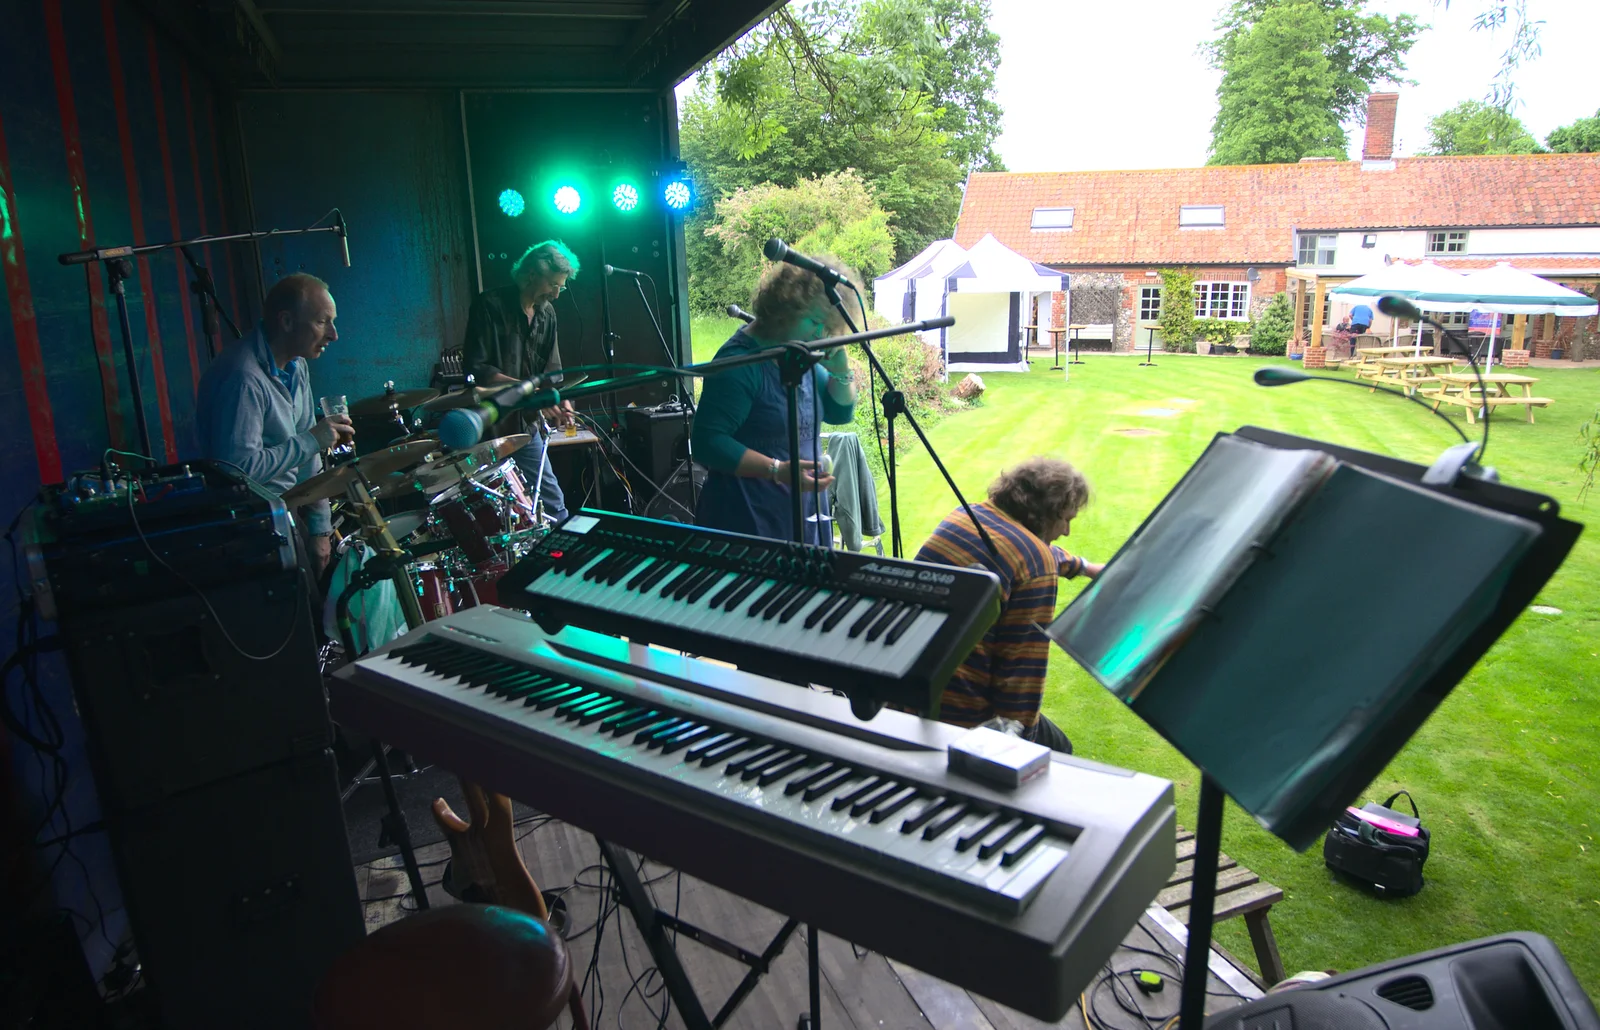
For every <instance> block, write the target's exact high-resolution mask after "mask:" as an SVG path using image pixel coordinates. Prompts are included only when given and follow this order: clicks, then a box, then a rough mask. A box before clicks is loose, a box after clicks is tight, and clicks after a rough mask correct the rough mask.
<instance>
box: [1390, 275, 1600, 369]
mask: <svg viewBox="0 0 1600 1030" xmlns="http://www.w3.org/2000/svg"><path fill="white" fill-rule="evenodd" d="M1415 299H1416V300H1417V302H1418V303H1419V304H1421V305H1422V306H1423V307H1426V308H1430V309H1433V310H1439V311H1485V312H1493V313H1495V314H1501V315H1558V316H1563V317H1572V318H1586V317H1588V316H1590V315H1593V314H1597V313H1600V304H1596V302H1595V299H1594V298H1593V297H1590V296H1587V295H1585V294H1582V293H1579V292H1577V291H1576V290H1569V289H1567V288H1566V287H1565V286H1560V285H1557V284H1556V283H1553V282H1551V281H1550V280H1548V279H1545V278H1542V277H1540V276H1537V275H1534V274H1533V273H1532V272H1525V271H1523V270H1522V269H1520V268H1513V267H1512V266H1511V264H1510V263H1509V262H1505V261H1502V262H1500V263H1499V264H1497V265H1495V266H1494V267H1493V268H1483V269H1479V270H1478V271H1476V272H1472V273H1469V274H1468V275H1465V276H1462V277H1461V284H1460V287H1459V288H1458V289H1456V290H1454V291H1449V290H1439V291H1437V292H1434V291H1429V293H1428V294H1427V295H1426V296H1419V297H1417V298H1415ZM1494 344H1495V333H1494V332H1493V331H1491V332H1490V334H1489V361H1488V367H1489V368H1493V367H1494Z"/></svg>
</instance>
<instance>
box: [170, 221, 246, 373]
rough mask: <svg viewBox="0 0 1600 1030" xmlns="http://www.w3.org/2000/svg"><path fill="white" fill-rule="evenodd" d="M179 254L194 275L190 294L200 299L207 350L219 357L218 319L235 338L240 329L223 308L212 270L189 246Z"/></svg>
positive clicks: (202, 326)
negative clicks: (196, 257)
mask: <svg viewBox="0 0 1600 1030" xmlns="http://www.w3.org/2000/svg"><path fill="white" fill-rule="evenodd" d="M178 252H179V253H180V254H182V255H183V259H184V260H185V261H187V262H188V263H189V269H190V271H192V272H193V273H194V281H193V282H191V283H189V292H191V293H193V294H194V295H195V296H196V297H198V298H199V299H200V327H201V329H202V330H203V331H204V332H205V334H206V350H207V352H209V353H210V355H211V357H213V358H215V357H216V356H217V336H218V335H219V334H220V332H221V330H220V329H218V327H217V317H218V316H219V315H220V316H221V317H222V320H223V321H224V322H226V323H228V330H229V332H231V333H233V338H234V339H235V340H237V339H238V338H239V327H238V326H236V325H234V324H233V319H231V318H229V317H228V312H227V309H226V308H224V307H223V306H222V299H221V298H220V297H218V296H217V284H216V283H215V282H214V281H212V278H211V269H209V268H207V267H206V266H205V265H202V264H201V263H200V262H198V261H196V260H195V257H194V252H193V251H192V250H190V249H189V248H188V247H187V246H180V247H179V248H178Z"/></svg>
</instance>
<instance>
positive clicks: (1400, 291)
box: [1328, 261, 1466, 299]
mask: <svg viewBox="0 0 1600 1030" xmlns="http://www.w3.org/2000/svg"><path fill="white" fill-rule="evenodd" d="M1465 282H1466V276H1464V275H1461V274H1460V273H1459V272H1452V271H1451V270H1450V269H1448V268H1444V267H1442V266H1441V265H1438V264H1435V263H1434V262H1432V261H1424V262H1423V263H1422V264H1420V265H1405V264H1394V265H1389V266H1387V267H1385V268H1380V269H1379V270H1378V271H1376V272H1368V273H1367V274H1366V275H1364V276H1362V277H1361V278H1359V279H1352V280H1350V281H1349V282H1347V283H1340V284H1339V285H1338V286H1335V287H1333V288H1332V289H1330V290H1329V291H1328V292H1329V293H1330V294H1335V293H1337V294H1346V295H1349V296H1352V297H1406V298H1408V299H1417V298H1420V297H1422V296H1423V295H1425V294H1429V295H1431V294H1438V293H1459V292H1460V291H1461V289H1462V284H1463V283H1465Z"/></svg>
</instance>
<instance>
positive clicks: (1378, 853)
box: [1322, 790, 1429, 898]
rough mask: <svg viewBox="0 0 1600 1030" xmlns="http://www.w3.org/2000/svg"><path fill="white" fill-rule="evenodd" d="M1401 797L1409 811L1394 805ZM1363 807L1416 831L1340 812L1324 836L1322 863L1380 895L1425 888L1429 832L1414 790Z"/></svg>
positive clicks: (1407, 893)
mask: <svg viewBox="0 0 1600 1030" xmlns="http://www.w3.org/2000/svg"><path fill="white" fill-rule="evenodd" d="M1401 797H1404V798H1405V799H1406V801H1407V802H1408V803H1409V804H1410V805H1411V814H1410V815H1406V814H1405V813H1403V812H1396V811H1394V810H1393V809H1391V808H1390V807H1389V806H1390V805H1393V804H1394V803H1395V801H1396V800H1398V799H1399V798H1401ZM1361 811H1363V812H1366V813H1369V814H1371V815H1373V816H1375V817H1377V818H1379V819H1383V820H1388V821H1391V822H1394V823H1398V824H1399V825H1401V826H1409V827H1411V828H1413V829H1415V830H1416V831H1417V835H1416V836H1415V837H1412V836H1408V835H1406V834H1401V833H1392V832H1390V831H1388V830H1385V829H1382V828H1381V827H1378V826H1374V825H1373V824H1372V823H1371V822H1368V821H1367V820H1365V819H1362V818H1361V817H1360V816H1357V815H1356V814H1354V813H1353V812H1348V811H1346V812H1341V813H1340V814H1339V818H1338V819H1336V820H1335V821H1334V824H1333V826H1331V827H1330V828H1329V829H1328V835H1327V836H1326V837H1324V838H1322V861H1323V862H1325V863H1326V864H1327V866H1328V868H1329V869H1332V870H1333V871H1334V872H1336V873H1340V874H1342V875H1343V876H1345V877H1348V878H1349V879H1351V880H1354V881H1355V882H1357V883H1360V884H1361V885H1362V886H1365V887H1369V888H1371V889H1372V890H1373V892H1374V893H1375V894H1377V895H1378V896H1379V897H1386V898H1404V897H1409V896H1410V895H1412V894H1415V893H1417V892H1418V891H1420V890H1422V865H1423V863H1424V862H1426V861H1427V860H1428V837H1429V834H1428V830H1427V828H1426V827H1424V826H1423V825H1422V817H1421V814H1420V813H1419V812H1418V811H1417V803H1416V801H1415V800H1414V799H1413V798H1412V797H1411V795H1410V793H1408V792H1407V791H1403V790H1400V791H1395V793H1394V794H1392V795H1390V796H1389V800H1387V801H1385V802H1384V803H1383V804H1381V805H1380V804H1377V803H1376V802H1370V801H1369V802H1368V803H1367V804H1366V805H1364V806H1362V808H1361Z"/></svg>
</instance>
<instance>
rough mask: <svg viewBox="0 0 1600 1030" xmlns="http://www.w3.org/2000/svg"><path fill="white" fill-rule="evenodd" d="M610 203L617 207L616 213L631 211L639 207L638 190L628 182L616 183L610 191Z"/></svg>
mask: <svg viewBox="0 0 1600 1030" xmlns="http://www.w3.org/2000/svg"><path fill="white" fill-rule="evenodd" d="M611 203H613V204H615V205H617V210H618V211H623V212H627V211H632V210H633V209H634V208H636V207H638V206H639V188H638V187H637V186H635V185H633V184H632V183H628V182H620V183H618V184H617V188H616V189H614V190H612V191H611Z"/></svg>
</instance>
